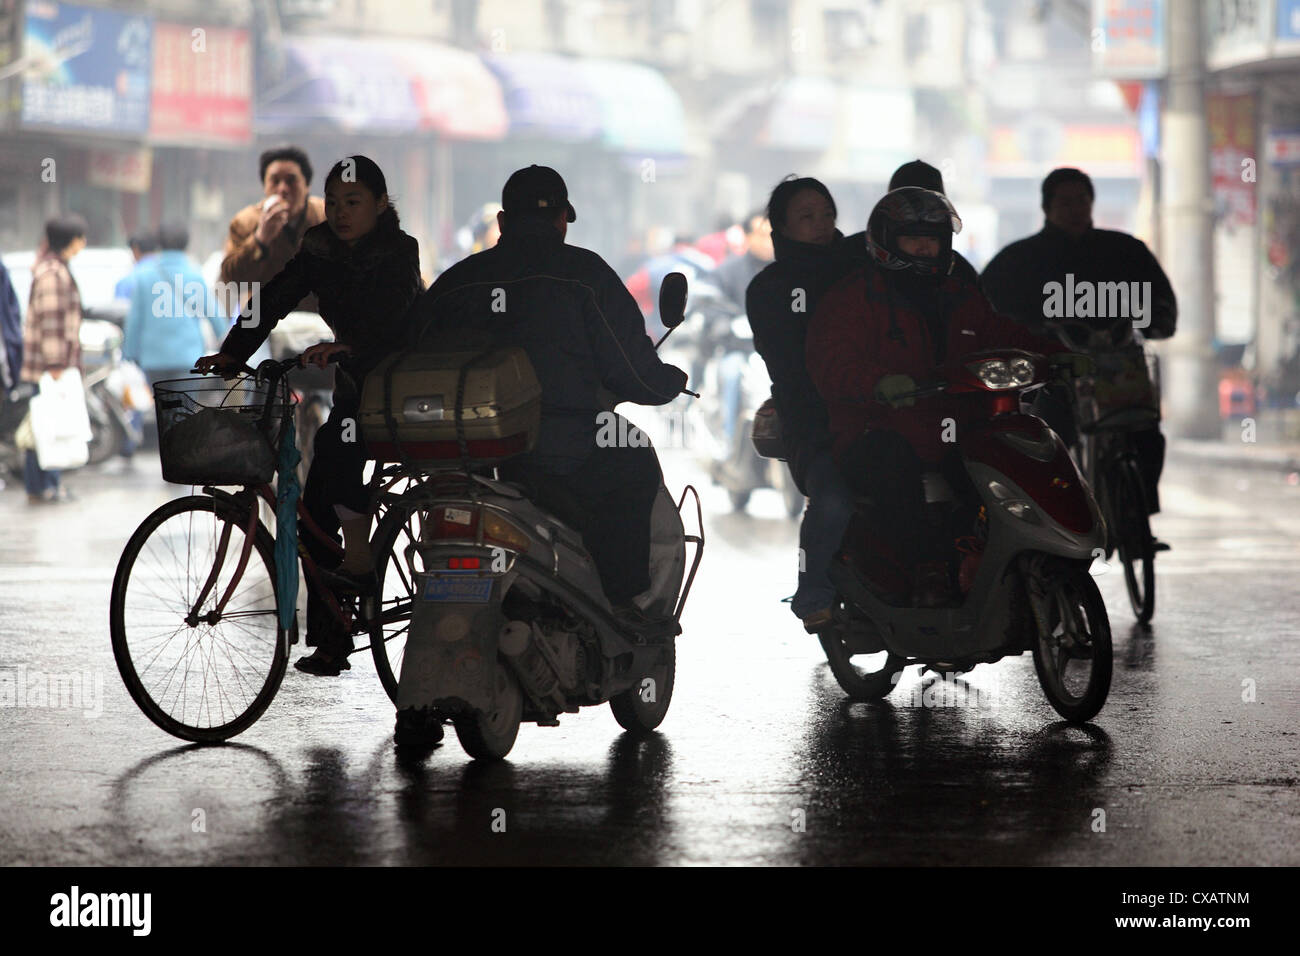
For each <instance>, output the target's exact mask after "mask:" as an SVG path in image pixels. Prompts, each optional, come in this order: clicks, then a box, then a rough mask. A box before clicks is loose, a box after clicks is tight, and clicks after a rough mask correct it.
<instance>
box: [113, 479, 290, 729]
mask: <svg viewBox="0 0 1300 956" xmlns="http://www.w3.org/2000/svg"><path fill="white" fill-rule="evenodd" d="M247 518H248V513H247V512H246V511H244V510H242V509H241V508H239V507H238V506H236V505H234V504H232V503H231V502H229V501H224V500H220V499H217V498H213V497H210V496H208V495H192V496H190V497H186V498H177V499H175V500H174V501H169V502H167V504H165V505H163V506H162V507H161V508H159V509H158V510H157V511H155V512H153V514H151V515H149V517H147V518H145V520H144V522H143V523H141V525H140V527H139V528H137V529H136V532H135V534H133V535H132V536H131V539H130V541H128V542H127V545H126V548H125V550H123V552H122V557H121V560H120V561H119V562H118V565H117V574H116V576H115V577H114V580H113V593H112V599H111V603H110V606H109V631H110V633H111V635H112V640H113V656H114V658H115V659H116V660H117V668H118V671H119V672H120V673H121V675H122V681H123V683H124V684H126V689H127V692H128V693H130V695H131V699H132V700H134V701H135V702H136V704H137V705H138V706H139V707H140V709H141V710H143V711H144V713H145V715H146V716H147V717H148V718H149V719H150V720H152V721H153V722H154V723H155V724H157V725H158V726H159V727H161V728H162V729H163V730H165V731H167V732H168V733H169V734H172V735H173V736H176V737H180V738H181V739H183V740H193V741H197V742H200V743H216V742H219V741H222V740H228V739H229V738H231V737H234V736H235V735H236V734H239V733H242V732H243V731H244V730H247V729H248V727H249V726H250V725H252V723H253V722H254V721H256V720H257V718H258V717H260V716H261V715H262V712H263V711H265V710H266V708H267V705H268V704H270V702H271V699H272V698H273V697H274V696H275V693H276V691H277V690H278V689H279V687H280V681H281V680H282V679H283V678H284V670H285V664H286V663H287V661H288V645H289V643H290V640H291V637H292V635H291V634H286V632H285V631H284V630H283V629H282V628H281V627H280V622H279V618H278V615H277V612H276V603H275V602H276V585H275V557H274V543H273V541H272V539H271V535H270V533H269V532H268V531H267V530H266V528H265V527H264V526H263V525H262V523H261V522H260V521H259V522H258V523H257V528H256V531H255V532H254V539H253V547H252V548H251V550H250V552H249V556H248V563H247V565H246V567H245V568H244V569H243V571H242V573H240V572H239V569H238V565H239V556H240V554H241V550H242V548H243V544H244V537H245V531H244V529H245V527H246V526H247ZM218 560H220V568H219V570H218V572H217V574H216V576H215V582H214V583H213V586H211V587H210V588H209V589H208V593H207V595H206V597H205V598H204V600H203V604H202V606H200V607H198V608H195V606H194V605H195V602H196V601H197V600H198V597H199V594H200V593H201V592H202V590H203V587H204V585H205V584H206V583H207V582H208V580H209V578H210V577H212V571H213V568H214V566H215V565H216V564H217V562H218ZM237 573H240V577H239V580H238V582H237V583H236V586H235V588H234V591H233V593H232V595H231V598H230V600H229V602H227V604H226V606H225V608H224V609H223V610H222V613H221V614H220V615H219V616H218V615H216V614H215V608H216V605H217V602H218V601H219V600H220V599H221V597H222V596H223V595H224V594H225V593H226V590H227V589H228V588H229V586H230V582H231V581H232V580H233V579H234V577H235V575H236V574H237ZM295 627H296V625H295Z"/></svg>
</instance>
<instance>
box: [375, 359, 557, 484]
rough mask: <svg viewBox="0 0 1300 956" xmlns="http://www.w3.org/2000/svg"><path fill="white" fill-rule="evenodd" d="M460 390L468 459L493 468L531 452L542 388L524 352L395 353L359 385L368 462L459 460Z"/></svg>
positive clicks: (537, 425) (538, 425)
mask: <svg viewBox="0 0 1300 956" xmlns="http://www.w3.org/2000/svg"><path fill="white" fill-rule="evenodd" d="M458 389H459V390H460V392H461V401H460V422H461V427H462V428H463V430H464V437H465V441H466V446H467V449H466V450H467V453H468V457H469V458H471V459H473V460H474V461H477V462H485V461H494V460H498V459H501V458H506V457H509V456H510V455H516V454H520V453H522V452H526V451H530V450H531V449H532V448H533V447H534V445H536V443H537V431H538V428H539V427H540V424H541V408H542V386H541V384H540V383H539V382H538V381H537V374H536V372H534V371H533V366H532V363H531V362H529V361H528V356H527V354H526V353H525V352H524V350H523V349H521V348H519V347H517V346H504V347H499V348H491V349H479V350H465V349H460V350H449V349H443V350H438V351H418V352H400V353H397V354H395V355H392V356H389V357H388V358H386V359H385V360H384V361H382V362H381V363H380V364H379V365H377V366H376V367H375V369H374V370H373V371H372V372H370V374H368V375H367V376H366V380H365V383H364V384H363V385H362V389H361V413H360V417H359V422H360V426H361V438H362V440H363V441H364V442H365V443H366V449H367V452H368V453H369V455H370V457H371V458H375V459H377V460H379V461H408V462H413V463H418V462H434V463H436V462H448V461H451V460H455V459H459V458H460V457H461V451H460V445H459V441H458V439H457V426H456V395H457V390H458ZM386 396H387V397H388V400H387V401H386V400H385V399H386ZM390 414H391V421H390Z"/></svg>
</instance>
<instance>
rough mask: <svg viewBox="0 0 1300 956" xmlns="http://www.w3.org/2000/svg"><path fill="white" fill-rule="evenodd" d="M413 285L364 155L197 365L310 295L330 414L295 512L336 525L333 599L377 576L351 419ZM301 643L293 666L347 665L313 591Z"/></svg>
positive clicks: (244, 340) (246, 350) (314, 350)
mask: <svg viewBox="0 0 1300 956" xmlns="http://www.w3.org/2000/svg"><path fill="white" fill-rule="evenodd" d="M421 286H422V284H421V281H420V255H419V245H418V244H417V243H416V241H415V239H413V238H412V237H410V236H408V235H407V234H406V233H404V232H402V230H401V229H400V228H399V226H398V218H397V210H396V209H394V208H393V204H392V202H391V201H390V200H389V198H388V185H387V183H386V181H385V179H384V174H383V172H381V171H380V169H379V167H378V166H377V165H375V163H374V162H373V161H372V160H370V159H368V158H367V157H365V156H349V157H347V158H346V159H343V160H340V161H339V162H338V163H336V164H335V165H334V168H333V169H331V170H330V172H329V175H328V176H327V177H326V179H325V222H323V223H321V224H320V225H317V226H313V227H312V228H311V229H308V230H307V232H306V233H305V234H304V235H303V240H302V247H301V249H300V250H299V252H298V254H297V255H296V256H294V257H293V259H291V260H290V261H289V263H288V265H286V266H285V267H284V270H283V271H282V272H280V274H279V275H277V276H276V277H275V278H274V279H272V280H271V281H270V282H269V283H267V285H266V287H265V288H263V289H261V290H260V291H255V292H254V294H253V297H252V299H251V301H250V302H249V304H248V305H246V306H245V308H244V311H243V313H242V314H241V315H240V317H239V321H238V322H236V323H235V326H234V328H232V329H231V331H230V332H229V334H228V335H227V336H226V340H225V342H223V343H222V345H221V351H220V352H218V353H217V354H216V355H209V356H205V357H204V358H202V359H200V360H199V361H198V363H197V367H198V369H199V370H200V371H204V372H207V371H217V372H222V371H229V370H233V369H235V368H238V367H240V366H241V365H243V364H244V363H245V362H247V361H248V358H249V356H251V355H252V354H253V352H255V351H256V350H257V348H258V347H259V346H260V345H261V344H262V342H264V341H265V340H266V337H267V336H268V335H269V334H270V332H271V329H272V328H274V327H275V325H276V323H277V322H279V321H280V320H281V319H283V318H284V317H285V316H286V315H288V314H289V313H290V312H291V311H293V309H294V307H295V306H296V305H297V303H298V302H299V301H301V300H302V298H303V297H304V296H306V295H308V294H309V293H315V294H316V296H317V298H318V299H319V301H320V314H321V318H322V319H324V320H325V322H326V323H327V324H328V325H329V327H330V328H331V329H332V330H333V332H334V341H333V342H322V343H320V344H319V345H313V346H312V347H311V348H309V349H307V351H306V352H304V353H303V354H302V358H301V361H302V364H304V365H306V364H307V363H311V364H314V365H316V366H318V367H320V368H324V367H325V365H326V364H327V363H328V362H329V361H330V360H331V359H332V358H333V357H334V356H335V355H339V356H340V359H339V365H338V373H337V374H336V376H335V386H334V407H333V410H332V411H331V412H330V417H329V420H328V421H327V422H326V423H325V424H324V425H322V426H321V427H320V430H319V431H318V432H317V433H316V440H315V443H314V445H313V449H314V451H313V457H312V462H311V469H310V471H308V473H307V483H306V488H304V490H303V504H304V506H305V507H306V509H307V513H308V514H309V515H310V516H311V518H312V520H313V521H315V522H316V524H317V525H319V526H320V528H321V530H322V531H324V532H325V533H326V534H329V535H334V536H335V540H337V534H336V532H337V530H338V529H339V528H340V527H342V530H343V542H344V556H343V561H342V563H341V564H339V566H338V568H337V570H336V571H335V572H333V573H330V572H328V571H326V572H325V577H326V579H327V581H328V582H329V584H330V586H331V587H332V588H334V589H335V590H337V591H340V592H342V591H363V590H366V589H367V588H369V587H371V586H373V580H374V559H373V557H372V555H371V553H370V520H371V513H370V501H369V497H368V495H367V493H366V488H365V485H364V484H363V483H362V471H363V469H364V468H365V453H364V450H363V448H362V445H361V442H360V440H359V437H358V434H357V431H358V426H357V422H356V419H357V414H358V406H359V403H360V388H361V383H362V381H364V379H365V376H366V373H367V372H369V371H370V370H371V369H372V368H374V366H375V365H376V364H377V363H378V362H379V361H380V360H381V359H382V358H384V356H386V355H388V354H390V353H392V352H394V351H396V350H398V349H401V348H403V347H405V346H406V345H407V344H408V340H407V333H408V329H407V325H406V321H405V320H406V312H407V309H408V308H409V306H410V305H411V303H412V302H414V301H415V298H416V296H417V295H419V293H420V291H421ZM304 541H306V542H307V545H308V548H309V550H310V551H311V554H312V558H313V559H314V560H315V561H316V563H317V564H318V565H322V567H325V566H327V565H328V563H329V558H328V555H327V554H325V553H321V552H322V551H323V549H322V548H321V547H320V545H319V544H317V543H316V542H315V541H314V539H313V538H312V537H311V536H304ZM307 645H308V646H309V647H315V648H316V650H315V653H313V654H312V655H311V656H310V657H305V658H301V659H299V660H298V661H297V662H296V663H295V664H294V666H295V667H297V668H298V669H299V670H301V671H305V672H307V673H309V674H319V675H327V676H332V675H336V674H338V673H339V671H342V670H348V669H349V668H350V665H349V664H348V653H349V652H350V651H351V649H352V647H351V645H352V638H351V635H350V634H348V633H344V632H343V631H342V629H341V628H340V627H339V625H338V623H337V622H336V620H335V619H334V617H333V616H332V615H331V613H330V610H329V606H328V605H327V604H326V603H325V602H324V601H323V600H322V599H321V598H320V597H319V596H318V595H316V594H314V593H313V592H312V591H311V590H309V591H308V595H307Z"/></svg>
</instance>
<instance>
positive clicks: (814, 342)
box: [808, 186, 1063, 607]
mask: <svg viewBox="0 0 1300 956" xmlns="http://www.w3.org/2000/svg"><path fill="white" fill-rule="evenodd" d="M960 229H961V220H960V219H959V218H958V217H957V213H956V210H954V209H953V206H952V204H951V203H950V202H949V201H948V200H947V198H945V197H944V196H943V195H941V194H939V193H937V192H933V191H932V190H928V189H921V188H919V187H915V186H908V187H904V188H901V189H896V190H893V191H892V192H889V193H887V194H886V195H885V196H884V198H883V199H881V200H880V202H879V203H877V204H876V207H875V209H873V210H872V212H871V216H870V218H869V220H868V222H867V232H866V240H867V247H868V250H869V252H870V259H869V261H867V262H866V263H865V264H863V265H862V266H860V267H858V268H856V269H855V270H854V271H852V272H850V273H849V274H848V275H847V276H845V277H844V278H843V279H841V280H840V281H839V282H838V283H836V284H835V285H834V286H833V287H832V288H831V289H830V290H829V291H828V292H827V293H826V294H825V295H824V296H823V297H822V299H821V302H820V303H819V304H818V306H817V311H816V313H815V314H814V315H813V319H812V325H811V328H810V329H809V333H808V372H809V374H810V376H811V377H812V381H813V384H814V385H815V386H816V387H817V389H818V391H819V392H821V394H822V396H823V397H824V398H825V399H826V403H827V406H828V408H829V410H830V430H831V435H832V438H833V441H834V454H835V458H836V460H837V462H838V463H839V465H840V468H841V470H842V471H843V474H844V477H845V478H846V479H847V481H848V482H849V484H850V486H852V487H853V488H854V489H855V490H856V491H858V492H859V493H860V494H863V495H866V496H868V497H870V498H871V499H872V500H873V501H874V502H875V504H876V509H875V511H874V513H873V518H874V519H875V520H878V522H879V525H880V528H881V530H882V531H883V533H884V535H885V537H886V540H887V541H889V542H890V543H891V544H892V545H894V546H895V547H897V548H898V549H899V551H900V557H901V558H902V561H903V564H904V566H905V570H906V571H908V572H910V577H911V592H912V593H911V601H912V603H914V604H915V605H917V606H921V607H942V606H947V605H950V604H953V603H955V602H956V600H957V593H956V589H955V588H954V586H953V581H952V567H951V563H952V561H953V559H954V558H955V557H956V554H955V551H954V548H953V542H952V540H951V537H947V536H946V534H945V530H944V529H942V528H937V527H933V526H932V525H931V524H930V522H929V521H928V520H927V515H926V513H925V493H924V490H923V485H922V475H923V472H924V471H925V470H927V469H937V470H940V471H942V472H943V473H944V475H945V477H946V478H947V479H948V481H949V483H950V484H951V486H952V488H953V491H954V493H955V494H956V495H957V497H958V499H959V500H961V499H963V498H967V497H968V495H970V494H973V491H974V489H972V488H970V487H969V479H968V478H967V477H966V475H965V470H964V469H963V468H962V466H961V461H960V458H959V457H958V451H957V450H958V447H959V445H958V443H959V442H960V440H961V436H962V427H963V423H964V422H963V416H964V415H965V406H964V405H962V404H961V403H959V402H954V401H953V400H952V399H949V398H947V397H939V398H934V399H922V400H920V401H917V400H916V399H914V398H912V397H908V395H907V393H909V392H912V391H914V390H915V389H916V388H917V387H918V383H920V382H924V381H926V380H927V379H929V377H930V376H931V374H932V372H933V370H934V368H935V367H936V366H938V365H941V364H944V363H947V362H952V361H955V360H957V359H959V358H960V357H961V356H963V355H965V354H968V353H972V352H978V351H981V350H984V349H990V348H1020V349H1025V350H1027V351H1031V352H1037V353H1040V354H1046V353H1055V352H1061V351H1063V347H1062V346H1061V345H1060V344H1059V343H1057V342H1055V341H1052V340H1048V339H1044V338H1040V337H1038V336H1036V335H1033V334H1031V333H1030V332H1028V331H1027V330H1025V329H1024V328H1023V327H1021V326H1019V325H1018V324H1016V323H1015V322H1012V321H1010V320H1009V319H1005V318H1002V317H1001V316H999V315H997V313H995V312H994V311H993V309H992V307H991V306H990V305H989V303H988V301H987V300H986V299H985V298H984V296H983V295H982V294H981V293H980V290H979V289H978V287H976V286H975V285H973V284H972V283H970V282H969V281H963V280H962V279H960V278H958V277H956V276H954V275H953V274H952V269H953V252H952V236H953V233H955V232H957V231H958V230H960ZM891 597H892V598H897V599H898V600H900V601H905V600H907V596H906V595H905V594H903V593H899V592H896V593H894V594H891Z"/></svg>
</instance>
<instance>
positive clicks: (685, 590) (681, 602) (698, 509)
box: [673, 485, 704, 621]
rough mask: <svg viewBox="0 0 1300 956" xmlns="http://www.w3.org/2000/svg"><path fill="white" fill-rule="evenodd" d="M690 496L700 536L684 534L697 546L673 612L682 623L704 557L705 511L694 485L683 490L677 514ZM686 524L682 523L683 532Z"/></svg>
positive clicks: (675, 617) (687, 540) (683, 538)
mask: <svg viewBox="0 0 1300 956" xmlns="http://www.w3.org/2000/svg"><path fill="white" fill-rule="evenodd" d="M687 495H690V496H692V497H693V498H694V499H695V527H696V528H697V529H698V531H699V533H698V534H684V535H683V537H682V540H683V542H685V543H686V544H693V545H695V557H694V558H693V559H692V560H691V571H690V573H689V574H688V575H686V582H685V584H683V585H682V593H681V595H680V596H679V597H678V598H677V607H676V608H675V609H674V610H673V619H674V620H677V621H680V620H681V617H682V609H683V608H685V607H686V598H687V597H689V596H690V593H691V585H692V584H694V583H695V572H696V571H698V570H699V569H700V559H701V558H703V557H704V509H703V507H702V506H701V505H700V493H699V492H698V491H697V490H696V489H695V486H694V485H687V486H686V487H685V488H683V489H682V496H681V497H680V498H678V499H677V513H678V514H679V515H680V514H681V513H682V507H683V506H684V505H685V504H686V496H687ZM685 527H686V523H685V522H684V521H683V522H682V528H683V531H684V530H685Z"/></svg>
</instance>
